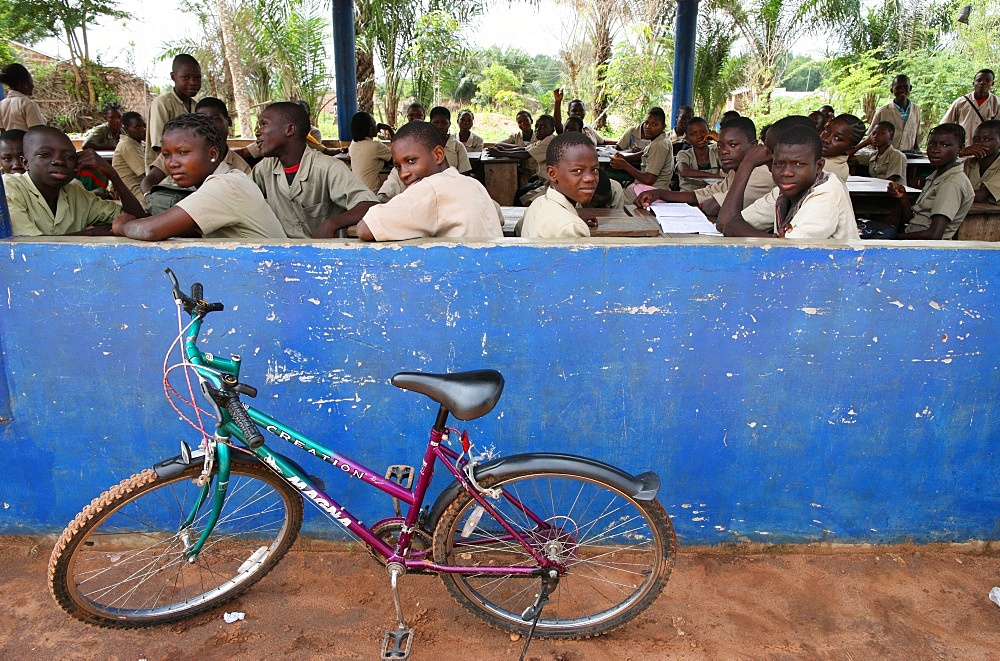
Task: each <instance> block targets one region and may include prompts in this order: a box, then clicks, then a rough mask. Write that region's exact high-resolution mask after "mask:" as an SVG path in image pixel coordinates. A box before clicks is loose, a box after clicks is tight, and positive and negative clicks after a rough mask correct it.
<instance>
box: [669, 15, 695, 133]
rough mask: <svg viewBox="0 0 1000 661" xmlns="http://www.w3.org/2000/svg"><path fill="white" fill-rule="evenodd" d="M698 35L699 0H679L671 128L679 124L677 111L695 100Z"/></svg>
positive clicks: (675, 38)
mask: <svg viewBox="0 0 1000 661" xmlns="http://www.w3.org/2000/svg"><path fill="white" fill-rule="evenodd" d="M697 34H698V0H677V28H676V30H675V35H674V95H673V101H672V104H671V106H670V126H675V125H676V124H677V109H678V108H680V107H681V106H689V105H691V100H692V99H693V98H694V42H695V37H696V36H697Z"/></svg>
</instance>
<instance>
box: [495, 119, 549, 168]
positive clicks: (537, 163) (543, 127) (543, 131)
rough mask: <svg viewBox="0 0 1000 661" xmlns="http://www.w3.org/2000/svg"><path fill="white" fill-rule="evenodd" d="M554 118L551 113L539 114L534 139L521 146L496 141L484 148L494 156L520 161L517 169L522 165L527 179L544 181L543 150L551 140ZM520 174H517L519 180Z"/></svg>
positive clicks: (544, 150)
mask: <svg viewBox="0 0 1000 661" xmlns="http://www.w3.org/2000/svg"><path fill="white" fill-rule="evenodd" d="M555 128H556V124H555V119H554V118H553V117H552V115H539V117H538V119H537V120H535V133H534V138H535V139H534V140H533V141H532V142H530V143H528V144H527V145H525V146H523V147H516V146H514V145H512V144H507V143H503V142H498V143H497V144H495V145H493V146H492V147H488V148H487V149H486V153H487V154H489V155H490V156H493V157H495V158H512V159H514V160H517V161H520V162H521V163H520V164H519V166H518V170H520V169H521V168H522V167H523V168H524V169H525V170H526V171H528V179H529V180H531V179H534V178H537V179H539V180H542V181H545V180H546V179H547V175H546V174H545V152H546V150H547V149H548V147H549V143H550V142H552V139H553V134H554V133H555ZM520 179H521V175H520V174H519V175H518V181H520Z"/></svg>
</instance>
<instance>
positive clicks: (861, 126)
mask: <svg viewBox="0 0 1000 661" xmlns="http://www.w3.org/2000/svg"><path fill="white" fill-rule="evenodd" d="M865 133H867V129H866V128H865V123H864V122H863V121H861V120H860V119H859V118H857V117H855V116H854V115H850V114H847V113H844V114H841V115H837V116H836V117H834V118H833V121H831V122H828V123H827V125H826V127H825V128H824V129H823V133H822V134H821V135H820V138H821V139H822V141H823V159H824V162H825V165H824V166H823V169H825V170H826V171H827V172H829V173H831V174H833V175H835V176H836V177H837V178H838V179H840V180H841V181H843V182H845V183H846V182H847V178H848V177H849V176H850V175H851V166H850V165H849V164H848V162H847V159H849V158H850V157H851V156H853V155H854V152H856V151H857V147H858V143H860V142H861V139H862V138H864V137H865Z"/></svg>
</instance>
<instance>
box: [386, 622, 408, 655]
mask: <svg viewBox="0 0 1000 661" xmlns="http://www.w3.org/2000/svg"><path fill="white" fill-rule="evenodd" d="M412 645H413V629H403V628H399V629H394V630H391V631H386V632H385V640H383V641H382V661H398V660H400V659H404V660H405V659H408V658H410V647H411V646H412Z"/></svg>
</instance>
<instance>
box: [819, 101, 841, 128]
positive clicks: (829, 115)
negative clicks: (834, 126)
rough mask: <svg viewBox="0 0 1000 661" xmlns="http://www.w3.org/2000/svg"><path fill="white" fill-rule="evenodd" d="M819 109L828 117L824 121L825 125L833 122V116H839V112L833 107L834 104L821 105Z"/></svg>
mask: <svg viewBox="0 0 1000 661" xmlns="http://www.w3.org/2000/svg"><path fill="white" fill-rule="evenodd" d="M819 111H820V112H821V113H823V117H825V118H826V121H825V122H824V123H823V124H824V126H825V125H827V124H829V123H830V122H832V121H833V118H834V117H836V116H837V112H836V111H835V110H834V109H833V106H831V105H830V104H826V105H822V106H820V107H819Z"/></svg>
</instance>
